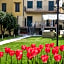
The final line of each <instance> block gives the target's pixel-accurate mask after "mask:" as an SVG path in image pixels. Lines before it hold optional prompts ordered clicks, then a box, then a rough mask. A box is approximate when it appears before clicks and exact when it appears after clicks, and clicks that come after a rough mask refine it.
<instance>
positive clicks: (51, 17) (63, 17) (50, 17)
mask: <svg viewBox="0 0 64 64" xmlns="http://www.w3.org/2000/svg"><path fill="white" fill-rule="evenodd" d="M43 19H44V20H56V19H57V14H45V15H43ZM59 20H64V14H59Z"/></svg>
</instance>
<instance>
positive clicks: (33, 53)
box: [31, 48, 38, 57]
mask: <svg viewBox="0 0 64 64" xmlns="http://www.w3.org/2000/svg"><path fill="white" fill-rule="evenodd" d="M31 54H32V56H33V57H35V56H36V55H37V54H38V51H37V49H36V48H34V49H32V51H31Z"/></svg>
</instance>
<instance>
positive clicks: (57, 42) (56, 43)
mask: <svg viewBox="0 0 64 64" xmlns="http://www.w3.org/2000/svg"><path fill="white" fill-rule="evenodd" d="M58 21H59V0H57V43H56V45H57V46H58V31H59V30H58V24H59V23H58Z"/></svg>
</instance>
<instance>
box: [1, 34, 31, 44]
mask: <svg viewBox="0 0 64 64" xmlns="http://www.w3.org/2000/svg"><path fill="white" fill-rule="evenodd" d="M27 37H31V35H24V36H23V37H18V38H14V39H9V40H4V41H1V42H0V45H3V44H7V43H10V42H14V41H17V40H21V39H24V38H27Z"/></svg>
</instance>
